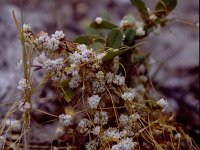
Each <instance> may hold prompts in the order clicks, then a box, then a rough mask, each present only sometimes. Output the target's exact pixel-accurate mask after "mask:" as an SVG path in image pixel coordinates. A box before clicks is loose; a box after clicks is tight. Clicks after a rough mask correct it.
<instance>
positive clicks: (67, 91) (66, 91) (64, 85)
mask: <svg viewBox="0 0 200 150" xmlns="http://www.w3.org/2000/svg"><path fill="white" fill-rule="evenodd" d="M68 84H69V83H68V81H67V80H66V81H63V82H61V84H60V87H61V90H62V91H63V95H64V99H65V100H66V101H67V102H68V103H69V102H71V100H72V98H73V97H74V96H75V91H74V90H72V89H71V88H70V87H69V86H68Z"/></svg>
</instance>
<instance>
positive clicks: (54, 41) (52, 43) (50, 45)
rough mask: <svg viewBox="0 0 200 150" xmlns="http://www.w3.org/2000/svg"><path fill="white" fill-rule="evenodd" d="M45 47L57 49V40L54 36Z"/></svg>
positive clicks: (51, 49)
mask: <svg viewBox="0 0 200 150" xmlns="http://www.w3.org/2000/svg"><path fill="white" fill-rule="evenodd" d="M46 48H47V49H48V50H50V51H55V50H57V49H58V48H59V40H58V39H56V38H50V39H49V41H48V43H47V45H46Z"/></svg>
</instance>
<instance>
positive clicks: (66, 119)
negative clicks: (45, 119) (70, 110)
mask: <svg viewBox="0 0 200 150" xmlns="http://www.w3.org/2000/svg"><path fill="white" fill-rule="evenodd" d="M59 122H60V124H61V125H63V126H69V125H71V123H72V116H70V115H65V114H61V115H59Z"/></svg>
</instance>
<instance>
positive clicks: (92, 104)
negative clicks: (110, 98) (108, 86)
mask: <svg viewBox="0 0 200 150" xmlns="http://www.w3.org/2000/svg"><path fill="white" fill-rule="evenodd" d="M100 100H101V98H100V97H99V96H98V95H93V96H91V97H89V98H88V104H89V106H90V108H92V109H94V108H97V106H98V105H99V102H100Z"/></svg>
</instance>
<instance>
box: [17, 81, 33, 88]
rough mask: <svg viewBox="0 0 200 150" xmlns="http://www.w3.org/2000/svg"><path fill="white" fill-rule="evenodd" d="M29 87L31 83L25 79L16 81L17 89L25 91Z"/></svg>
mask: <svg viewBox="0 0 200 150" xmlns="http://www.w3.org/2000/svg"><path fill="white" fill-rule="evenodd" d="M30 88H31V85H30V83H29V81H28V80H27V79H24V78H23V79H21V80H20V81H19V83H18V86H17V89H19V90H21V91H25V90H28V89H30Z"/></svg>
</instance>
